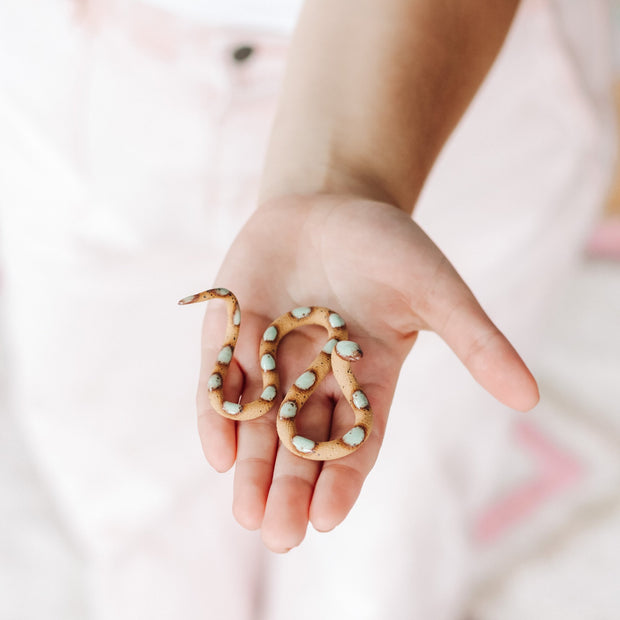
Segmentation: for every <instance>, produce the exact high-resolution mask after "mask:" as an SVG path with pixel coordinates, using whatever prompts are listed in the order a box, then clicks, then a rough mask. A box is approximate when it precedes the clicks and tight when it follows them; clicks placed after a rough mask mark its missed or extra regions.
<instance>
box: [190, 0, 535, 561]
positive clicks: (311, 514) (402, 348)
mask: <svg viewBox="0 0 620 620" xmlns="http://www.w3.org/2000/svg"><path fill="white" fill-rule="evenodd" d="M516 5H517V2H516V1H515V0H506V1H502V2H498V1H497V0H463V1H462V2H459V3H454V2H443V1H440V0H382V2H376V0H310V1H309V2H307V3H306V5H305V7H304V10H303V11H302V14H301V17H300V21H299V24H298V28H297V30H296V33H295V35H294V37H293V41H292V45H291V50H290V55H289V62H288V69H287V77H286V80H285V83H284V87H283V92H282V95H281V99H280V105H279V111H278V114H277V117H276V121H275V124H274V130H273V135H272V139H271V142H270V147H269V151H268V155H267V159H266V164H265V172H264V176H263V184H262V190H261V199H260V203H259V206H258V208H257V210H256V212H255V213H254V214H253V216H252V217H251V218H250V219H249V221H248V222H247V223H246V225H245V226H244V227H243V229H242V230H241V232H240V234H239V236H238V237H237V239H236V240H235V242H234V243H233V245H232V246H231V248H230V250H229V252H228V254H227V256H226V258H225V259H224V262H223V265H222V267H221V269H220V272H219V274H218V277H217V282H216V284H217V285H218V286H225V287H227V288H229V289H230V290H232V291H233V292H234V293H235V295H236V296H237V298H238V299H239V302H240V305H241V309H242V327H241V335H240V340H239V343H238V345H237V348H236V350H235V360H234V361H233V363H232V364H231V369H230V373H229V377H228V379H227V384H226V386H225V394H226V397H227V398H228V399H229V400H237V397H238V394H239V393H243V395H244V399H245V400H253V399H254V398H256V397H257V395H258V394H260V392H261V371H260V368H259V360H258V353H257V352H258V345H259V341H260V338H261V336H262V334H263V332H264V330H265V327H266V326H267V325H268V324H269V323H270V322H271V321H272V320H273V319H274V318H276V317H277V316H279V315H281V314H282V313H284V312H286V311H288V310H291V309H292V308H295V307H297V306H302V305H314V306H327V307H329V308H331V309H333V310H335V311H336V312H338V313H340V314H341V315H342V316H343V317H344V318H345V320H346V321H347V326H348V328H349V334H350V338H351V339H352V340H355V341H356V342H358V343H359V344H360V346H361V348H362V350H363V351H364V359H363V360H362V361H360V362H357V363H356V365H355V374H356V376H357V377H358V379H359V382H360V384H361V385H362V386H363V387H364V391H365V392H366V394H367V396H368V399H369V401H370V402H371V405H372V408H373V411H374V413H375V424H374V427H373V432H372V434H371V436H370V437H369V439H368V441H367V442H366V443H365V444H364V446H362V448H360V449H359V450H357V451H356V452H355V453H353V454H351V455H349V456H346V457H345V458H343V459H339V460H336V461H329V462H326V463H320V462H315V461H308V460H304V459H301V458H299V457H297V456H295V455H293V454H292V453H290V452H289V451H288V450H286V449H285V448H283V447H282V446H281V445H279V442H278V437H277V433H276V425H275V415H276V413H275V411H276V410H275V408H274V411H272V412H271V413H269V414H267V415H266V416H263V417H262V418H259V419H257V420H252V421H247V422H240V423H237V422H234V421H231V420H229V419H225V418H223V417H221V416H220V415H219V414H217V413H216V412H215V411H213V409H211V407H210V405H209V399H208V389H207V381H208V378H209V376H210V374H211V371H212V368H213V361H214V360H215V358H216V356H217V353H218V351H219V348H220V345H221V339H222V335H223V333H224V324H225V320H226V317H225V308H224V304H222V303H218V302H210V304H209V307H208V308H207V312H206V315H205V322H204V329H203V348H202V366H201V373H200V383H199V387H198V396H197V406H198V427H199V433H200V437H201V441H202V445H203V450H204V453H205V456H206V458H207V459H208V461H209V462H210V463H211V465H212V466H213V467H214V468H215V469H216V470H217V471H222V472H223V471H226V470H228V469H229V468H230V467H232V465H233V464H236V468H235V477H234V500H233V513H234V515H235V517H236V519H237V520H238V521H239V523H240V524H241V525H242V526H244V527H246V528H248V529H258V528H260V529H261V534H262V538H263V541H264V543H265V545H266V546H267V547H268V548H269V549H271V550H272V551H275V552H285V551H288V550H289V549H291V548H293V547H295V546H296V545H298V544H300V543H301V541H302V540H303V538H304V535H305V532H306V529H307V526H308V523H309V522H310V523H312V525H313V526H314V527H315V529H317V530H319V531H328V530H330V529H333V528H334V527H336V526H337V525H338V524H339V523H341V522H342V521H343V519H344V518H345V517H346V515H347V514H348V512H349V510H350V509H351V507H352V506H353V504H354V503H355V501H356V499H357V497H358V495H359V492H360V490H361V487H362V484H363V481H364V479H365V478H366V476H367V474H368V473H369V471H370V470H371V468H372V466H373V464H374V462H375V460H376V458H377V456H378V454H379V449H380V447H381V443H382V440H383V436H384V433H385V429H386V423H387V419H388V413H389V408H390V404H391V401H392V397H393V394H394V390H395V387H396V383H397V379H398V373H399V371H400V367H401V365H402V363H403V361H404V359H405V358H406V356H407V355H408V354H409V351H410V350H411V348H412V346H413V344H414V343H415V340H416V337H417V334H418V332H419V331H420V330H423V329H426V330H433V331H435V332H436V333H437V334H438V335H439V336H440V337H441V338H443V340H444V341H445V342H446V343H447V344H448V345H449V346H450V347H451V348H452V350H453V351H454V353H455V354H456V355H457V356H458V358H459V359H460V360H461V361H462V363H463V364H464V365H465V366H466V367H467V369H468V370H469V371H470V373H471V374H472V376H473V378H474V379H475V380H476V381H478V382H479V383H480V385H482V386H483V387H484V388H485V389H486V390H488V391H489V392H490V393H491V394H492V395H493V396H495V397H496V398H497V399H498V400H500V401H501V402H503V403H504V404H506V405H508V406H510V407H512V408H515V409H518V410H522V411H525V410H528V409H530V408H532V407H533V406H534V405H535V404H536V403H537V401H538V389H537V386H536V382H535V380H534V378H533V377H532V375H531V373H530V372H529V371H528V369H527V368H526V366H525V364H524V363H523V361H522V360H521V358H520V357H519V355H518V354H517V352H516V351H515V350H514V348H513V347H512V346H511V344H510V343H509V342H508V341H507V340H506V338H505V337H504V336H503V335H502V334H501V332H500V330H499V329H498V328H497V327H496V326H495V325H494V324H493V323H492V322H491V321H490V319H489V318H488V317H487V315H486V314H485V313H484V311H483V309H482V308H481V307H480V305H479V304H478V302H477V301H476V299H475V297H474V295H473V294H472V292H471V291H470V290H469V289H468V287H467V286H466V284H465V283H464V282H463V281H462V279H461V278H460V277H459V275H458V273H457V271H456V270H455V269H454V267H453V266H452V265H451V264H450V262H449V261H448V260H447V259H446V257H445V256H444V255H443V254H442V252H441V251H440V250H439V248H437V246H436V245H435V244H434V243H433V242H432V241H431V240H430V239H429V238H428V237H427V236H426V234H425V233H424V232H423V231H422V230H421V229H420V227H419V226H418V225H417V224H416V223H415V222H414V221H413V220H412V219H411V217H410V214H411V212H412V211H413V209H414V206H415V202H416V199H417V197H418V195H419V192H420V191H421V189H422V186H423V184H424V181H425V179H426V177H427V175H428V173H429V171H430V169H431V167H432V165H433V162H434V160H435V158H436V157H437V154H438V153H439V151H440V150H441V147H442V145H443V144H444V142H445V140H446V139H447V137H448V136H449V135H450V132H451V131H452V130H453V128H454V126H455V125H456V124H457V122H458V120H459V119H460V117H461V115H462V114H463V112H464V111H465V109H466V108H467V105H468V104H469V102H470V101H471V99H472V97H473V95H474V94H475V92H476V90H477V88H478V87H479V85H480V83H481V82H482V80H483V79H484V76H485V75H486V73H487V71H488V69H489V68H490V66H491V65H492V63H493V60H494V58H495V56H496V54H497V52H498V51H499V49H500V47H501V44H502V42H503V40H504V37H505V35H506V33H507V31H508V29H509V27H510V23H511V20H512V18H513V15H514V12H515V9H516ZM454 208H455V209H458V208H459V205H454ZM324 340H325V332H324V330H322V329H320V328H316V330H314V329H304V330H298V331H297V332H295V333H293V334H291V335H289V336H287V338H286V340H285V341H284V342H283V344H282V347H281V351H280V352H279V354H278V367H279V369H280V375H281V379H282V385H283V386H284V387H286V386H288V385H290V384H291V383H292V382H293V381H294V380H295V378H296V377H297V376H298V375H299V374H300V372H301V371H302V370H303V369H304V368H305V365H306V364H307V363H308V362H309V361H310V360H311V359H313V357H314V356H315V355H316V352H317V351H318V350H320V349H321V348H322V346H323V344H324ZM332 418H333V420H332ZM351 419H352V414H351V411H350V408H349V405H348V403H347V402H346V400H345V399H344V398H343V397H342V395H341V394H340V391H339V388H338V386H337V385H336V383H335V381H333V378H331V377H329V378H328V379H327V380H326V381H324V382H323V383H322V384H321V385H320V386H319V388H318V389H317V390H316V392H315V394H314V395H313V396H312V398H311V399H310V401H309V402H308V403H307V405H306V406H305V407H304V410H303V412H302V413H301V414H300V416H299V420H298V425H299V426H298V428H299V431H300V433H301V434H303V435H304V436H307V437H311V438H313V439H317V440H321V439H327V438H329V437H330V436H332V437H333V436H337V435H338V434H342V432H343V431H345V430H346V429H348V428H349V427H350V425H351Z"/></svg>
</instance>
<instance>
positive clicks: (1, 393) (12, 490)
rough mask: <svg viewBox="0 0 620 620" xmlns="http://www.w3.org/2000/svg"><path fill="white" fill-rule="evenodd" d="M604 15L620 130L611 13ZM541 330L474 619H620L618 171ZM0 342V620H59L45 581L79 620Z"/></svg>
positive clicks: (486, 545) (77, 561) (63, 539)
mask: <svg viewBox="0 0 620 620" xmlns="http://www.w3.org/2000/svg"><path fill="white" fill-rule="evenodd" d="M613 6H614V20H615V21H614V26H615V30H616V39H615V49H616V67H617V75H618V80H617V85H616V95H617V96H616V101H617V102H618V116H619V118H620V2H614V5H613ZM0 174H1V171H0ZM1 296H2V288H1V282H0V301H1V299H2V297H1ZM2 311H3V307H2V304H1V303H0V313H1V312H2ZM1 319H2V316H1V315H0V326H2V325H3V322H2V320H1ZM547 327H548V328H547V330H546V335H545V340H544V343H543V346H542V350H543V355H542V356H541V358H540V359H539V360H538V362H537V366H536V367H535V368H534V373H535V375H536V376H537V377H538V378H539V381H540V384H541V389H542V391H543V392H544V394H545V404H544V407H545V408H544V415H542V414H541V412H540V410H537V411H534V412H533V413H532V414H528V415H524V416H522V417H521V418H520V419H519V422H518V423H517V425H516V426H515V428H514V431H513V436H512V441H511V449H510V451H509V452H508V453H507V454H506V455H505V459H504V463H503V464H502V466H503V467H504V469H505V471H506V472H507V475H506V476H505V477H504V482H505V483H504V485H503V487H502V488H501V489H499V491H498V492H497V494H496V496H495V497H493V498H492V499H491V500H490V501H489V502H488V505H487V506H485V508H484V510H482V511H481V514H480V515H479V518H478V524H477V528H476V545H477V550H478V553H477V563H476V566H475V583H476V587H475V594H474V599H473V601H472V604H471V609H470V620H529V619H532V618H544V619H545V620H556V619H557V620H559V619H561V620H617V619H618V618H620V588H619V587H618V585H617V581H618V573H619V572H620V168H619V172H618V174H617V177H616V182H615V184H614V185H613V186H612V187H610V191H609V198H608V200H607V202H606V204H602V205H601V216H600V220H599V223H598V225H597V226H596V228H595V230H594V231H593V233H592V235H591V237H590V239H589V241H588V244H587V246H586V247H584V249H583V253H582V257H581V260H580V265H579V269H578V271H577V273H576V275H575V277H574V279H572V281H571V282H569V283H568V284H567V286H566V287H565V289H564V290H563V293H562V295H561V296H560V297H559V298H558V301H557V307H556V308H555V310H554V311H553V312H552V313H551V316H550V318H549V323H548V326H547ZM2 339H3V334H2V333H1V332H0V424H1V430H0V493H1V501H0V524H10V526H11V527H13V528H17V529H19V533H20V535H19V536H17V535H16V536H15V537H11V536H6V535H5V536H2V537H0V545H2V546H1V547H0V618H1V619H2V620H19V618H23V619H28V620H30V619H33V618H35V617H41V618H45V617H54V618H61V617H63V615H62V611H61V612H57V611H56V612H54V613H51V615H49V616H45V615H33V614H35V612H34V611H33V610H34V609H36V608H37V606H36V604H35V603H33V602H32V599H31V593H32V592H38V596H39V597H40V599H41V600H42V601H45V600H47V599H49V600H52V599H54V596H53V593H52V592H49V588H53V587H54V583H53V582H49V581H47V580H46V579H45V575H46V574H50V571H51V572H52V573H53V574H54V575H55V576H56V578H57V579H58V578H60V579H62V580H63V581H64V583H66V584H68V587H67V588H66V595H65V598H64V599H63V601H62V605H61V608H64V609H66V610H67V616H66V617H72V618H73V617H76V618H77V617H80V615H81V612H80V610H82V609H83V608H84V605H85V603H84V601H83V600H82V596H83V583H82V572H81V567H82V563H83V558H81V557H80V554H79V551H78V550H77V547H76V546H75V543H74V541H73V540H72V537H71V533H70V532H68V531H65V529H64V527H65V526H64V525H63V524H64V520H63V517H62V515H61V514H59V513H58V507H57V504H56V503H55V501H54V499H53V498H52V497H51V496H50V495H49V491H48V490H47V487H46V484H45V483H44V481H43V479H42V478H41V475H40V471H39V469H38V467H37V463H36V459H35V458H34V457H33V454H32V452H31V451H30V448H29V446H28V445H26V443H25V442H24V440H23V437H22V435H21V433H20V427H19V426H18V424H17V423H16V422H15V420H14V419H13V418H12V417H11V415H10V414H9V409H8V407H7V406H6V405H7V403H6V400H4V399H5V397H6V394H7V392H8V390H7V389H6V382H7V377H8V375H9V373H10V369H9V368H8V367H7V354H6V347H5V346H3V340H2ZM192 429H193V427H192ZM17 529H16V531H17ZM72 584H74V586H75V587H74V588H72ZM3 599H4V600H5V601H8V600H9V599H11V600H13V601H14V600H23V601H24V603H23V615H21V616H19V618H18V617H17V616H14V615H11V616H3V615H2V614H3V603H2V600H3ZM11 608H12V609H15V607H14V606H13V607H11ZM84 609H85V608H84ZM69 613H71V614H73V615H71V616H69ZM83 615H84V617H85V616H86V612H85V611H84V614H83ZM427 620H430V619H427Z"/></svg>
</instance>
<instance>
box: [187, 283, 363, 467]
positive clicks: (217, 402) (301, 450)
mask: <svg viewBox="0 0 620 620" xmlns="http://www.w3.org/2000/svg"><path fill="white" fill-rule="evenodd" d="M210 299H222V300H224V301H225V302H226V304H227V311H228V324H227V327H226V334H225V337H224V344H223V346H222V348H221V349H220V352H219V354H218V356H217V361H216V363H215V367H214V369H213V372H212V373H211V376H210V377H209V380H208V390H209V400H210V402H211V406H212V407H213V408H214V409H215V410H216V411H217V412H218V413H220V414H221V415H223V416H224V417H226V418H230V419H231V420H240V421H241V420H252V419H255V418H258V417H260V416H263V415H265V414H266V413H267V412H269V411H270V410H271V409H272V408H273V405H274V402H275V401H276V399H277V396H278V393H279V391H280V379H279V375H278V371H277V365H276V359H277V351H278V345H279V344H280V342H281V341H282V339H283V338H284V337H285V336H286V335H287V334H289V333H290V332H291V331H293V330H294V329H296V328H298V327H302V326H304V325H320V326H322V327H324V328H325V329H326V330H327V334H328V339H327V343H326V344H325V346H324V347H323V349H321V351H320V352H319V353H318V355H317V356H316V357H315V359H314V361H313V362H312V364H310V366H309V367H308V368H307V369H306V370H305V371H304V372H303V373H302V374H301V375H300V376H299V377H298V378H297V380H296V381H295V382H294V383H293V385H291V387H290V388H289V390H288V392H287V393H286V395H285V396H284V398H283V399H282V403H281V404H280V409H279V412H278V416H277V431H278V435H279V437H280V440H281V441H282V443H283V444H284V445H285V446H286V447H287V448H288V449H289V450H290V451H291V452H293V453H294V454H297V455H298V456H301V457H303V458H306V459H311V460H315V461H327V460H332V459H337V458H341V457H343V456H346V455H347V454H350V453H351V452H354V451H355V450H357V449H358V448H359V447H360V446H361V445H362V444H363V443H364V442H365V441H366V439H367V438H368V436H369V435H370V431H371V428H372V418H373V414H372V410H371V408H370V404H369V402H368V399H367V398H366V395H365V393H364V391H363V390H362V389H361V387H360V385H359V384H358V382H357V379H356V378H355V375H354V374H353V372H352V370H351V362H353V361H356V360H358V359H360V358H361V357H362V351H361V349H360V347H359V346H358V345H357V343H355V342H352V341H350V340H348V339H347V338H348V333H347V328H346V325H345V322H344V320H343V319H342V318H341V317H340V315H338V314H337V313H336V312H333V311H331V310H329V309H327V308H319V307H309V306H308V307H305V306H304V307H300V308H295V309H294V310H291V312H287V313H286V314H283V315H282V316H280V317H278V318H277V319H276V320H275V321H273V322H272V323H271V324H270V325H269V327H267V329H266V330H265V332H264V334H263V337H262V339H261V342H260V348H259V359H260V367H261V369H262V373H263V391H262V393H261V395H260V397H259V398H258V399H257V400H255V401H252V402H250V403H245V404H241V403H234V402H230V401H226V400H224V390H223V386H224V380H225V378H226V374H227V372H228V368H229V367H230V363H231V361H232V358H233V352H234V349H235V345H236V343H237V338H238V336H239V326H240V324H241V310H240V308H239V302H238V301H237V298H236V297H235V296H234V295H233V294H232V293H231V292H230V291H229V290H228V289H225V288H214V289H209V290H207V291H203V292H202V293H197V294H196V295H190V296H189V297H185V298H184V299H182V300H181V301H179V304H180V305H187V304H193V303H196V302H200V301H208V300H210ZM330 370H333V372H334V376H335V377H336V380H337V382H338V385H339V386H340V389H341V390H342V393H343V395H344V397H345V398H346V399H347V401H348V403H349V404H350V406H351V409H352V410H353V412H354V414H355V425H354V426H353V427H352V428H351V429H350V430H349V431H348V432H346V433H345V434H344V435H342V437H339V438H337V439H332V440H330V441H319V442H315V441H313V440H312V439H308V438H307V437H303V436H301V435H299V434H298V433H297V428H296V424H295V419H296V417H297V415H299V412H300V411H301V408H302V407H303V406H304V404H305V403H306V401H307V400H308V398H310V395H311V394H312V392H313V391H314V390H315V388H316V387H317V385H318V384H319V383H320V382H321V381H322V380H323V379H324V378H325V377H326V376H327V375H328V374H329V371H330Z"/></svg>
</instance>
